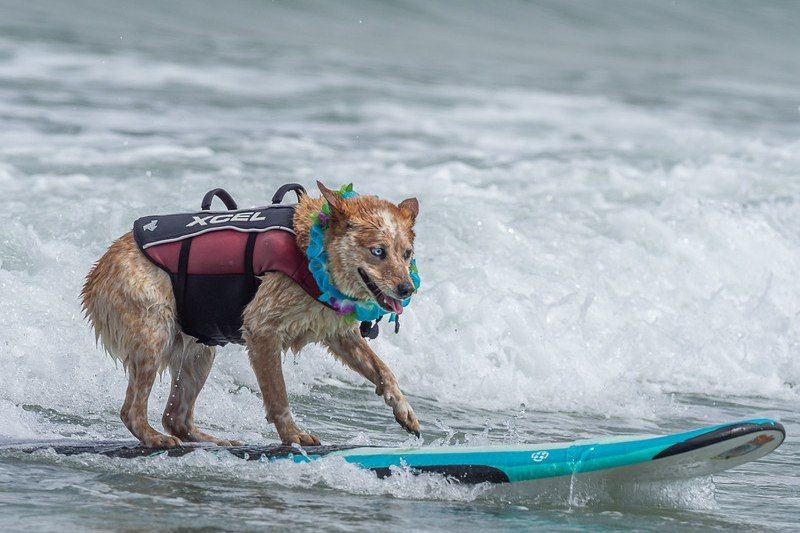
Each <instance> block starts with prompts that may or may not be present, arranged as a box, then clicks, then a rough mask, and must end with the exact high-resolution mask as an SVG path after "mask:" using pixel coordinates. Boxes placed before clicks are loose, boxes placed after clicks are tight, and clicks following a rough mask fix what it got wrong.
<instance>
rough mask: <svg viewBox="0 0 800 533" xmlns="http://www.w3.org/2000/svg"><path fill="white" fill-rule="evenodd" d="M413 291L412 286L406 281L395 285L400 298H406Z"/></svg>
mask: <svg viewBox="0 0 800 533" xmlns="http://www.w3.org/2000/svg"><path fill="white" fill-rule="evenodd" d="M413 292H414V287H413V286H412V285H411V284H410V283H409V282H407V281H404V282H403V283H400V284H398V285H397V295H398V296H399V297H400V298H408V297H409V296H411V294H412V293H413Z"/></svg>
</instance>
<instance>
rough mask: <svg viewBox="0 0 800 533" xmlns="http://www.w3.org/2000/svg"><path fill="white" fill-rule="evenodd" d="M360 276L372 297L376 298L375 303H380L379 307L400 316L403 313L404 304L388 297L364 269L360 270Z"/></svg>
mask: <svg viewBox="0 0 800 533" xmlns="http://www.w3.org/2000/svg"><path fill="white" fill-rule="evenodd" d="M358 274H359V276H361V279H362V280H363V281H364V285H366V286H367V288H368V289H369V292H371V293H372V296H373V297H374V298H375V301H376V302H378V305H380V306H381V307H383V308H384V309H385V310H387V311H391V312H392V313H394V314H396V315H399V314H402V312H403V302H402V301H401V300H398V299H396V298H392V297H391V296H389V295H387V294H386V293H385V292H383V291H382V290H380V289H379V288H378V286H377V285H375V282H374V281H372V280H371V279H370V277H369V276H368V275H367V273H366V272H364V271H363V270H362V269H360V268H359V269H358Z"/></svg>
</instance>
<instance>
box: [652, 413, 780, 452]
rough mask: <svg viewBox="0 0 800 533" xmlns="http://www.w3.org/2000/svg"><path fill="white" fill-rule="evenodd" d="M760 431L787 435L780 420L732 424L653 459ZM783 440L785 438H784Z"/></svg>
mask: <svg viewBox="0 0 800 533" xmlns="http://www.w3.org/2000/svg"><path fill="white" fill-rule="evenodd" d="M759 431H780V432H781V434H782V435H783V436H784V437H785V436H786V430H785V429H784V428H783V425H781V424H780V423H779V422H774V423H768V424H751V423H739V424H731V425H729V426H725V427H721V428H718V429H715V430H714V431H709V432H708V433H703V434H702V435H697V436H696V437H692V438H691V439H686V440H685V441H682V442H678V443H676V444H673V445H672V446H670V447H669V448H666V449H665V450H662V451H660V452H659V453H658V454H656V455H655V456H654V457H653V460H655V459H663V458H664V457H670V456H672V455H678V454H679V453H686V452H691V451H693V450H698V449H700V448H705V447H706V446H711V445H712V444H717V443H718V442H723V441H726V440H729V439H733V438H736V437H741V436H742V435H749V434H750V433H758V432H759ZM781 440H783V438H782V439H781Z"/></svg>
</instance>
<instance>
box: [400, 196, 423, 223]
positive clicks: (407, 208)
mask: <svg viewBox="0 0 800 533" xmlns="http://www.w3.org/2000/svg"><path fill="white" fill-rule="evenodd" d="M397 207H399V208H400V210H401V211H403V212H404V213H406V214H407V215H408V216H409V217H411V220H412V221H414V220H416V219H417V215H418V214H419V202H418V201H417V199H416V198H406V199H405V200H403V201H402V202H400V203H399V204H398V205H397Z"/></svg>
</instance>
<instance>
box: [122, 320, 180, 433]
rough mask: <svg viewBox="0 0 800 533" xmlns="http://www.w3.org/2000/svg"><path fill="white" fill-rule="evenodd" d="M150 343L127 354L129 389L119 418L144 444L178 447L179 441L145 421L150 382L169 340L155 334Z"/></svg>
mask: <svg viewBox="0 0 800 533" xmlns="http://www.w3.org/2000/svg"><path fill="white" fill-rule="evenodd" d="M153 337H155V338H153V339H151V340H152V341H153V342H152V343H151V344H147V345H140V346H139V349H137V350H136V351H135V353H130V354H129V355H128V357H127V358H126V360H125V363H126V364H125V368H126V369H127V371H128V390H127V392H126V393H125V403H124V404H123V405H122V411H121V412H120V417H121V418H122V422H123V423H124V424H125V426H126V427H127V428H128V429H129V430H130V432H131V433H133V435H134V436H135V437H136V438H137V439H139V440H140V441H141V443H142V444H144V445H145V446H152V447H157V448H166V447H172V446H179V445H180V444H181V441H180V440H179V439H177V438H175V437H170V436H167V435H163V434H162V433H159V432H158V431H156V430H155V429H153V426H151V425H150V422H149V421H148V420H147V401H148V399H149V397H150V391H151V390H152V388H153V382H155V380H156V374H157V373H158V369H159V366H160V363H161V357H163V354H164V352H165V351H166V347H167V344H168V341H166V339H163V338H162V339H160V340H159V339H157V337H163V335H159V334H156V335H154V336H153Z"/></svg>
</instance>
